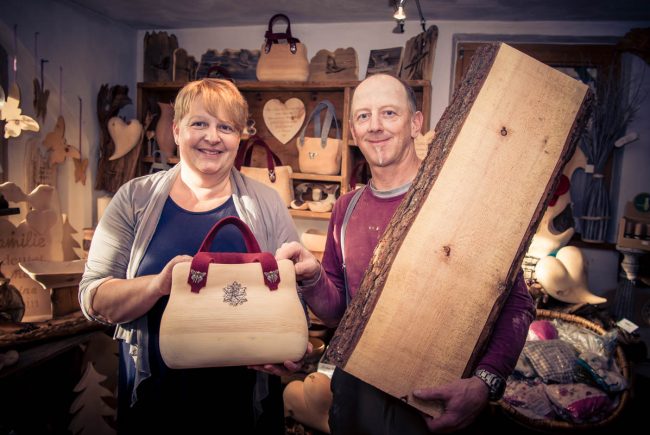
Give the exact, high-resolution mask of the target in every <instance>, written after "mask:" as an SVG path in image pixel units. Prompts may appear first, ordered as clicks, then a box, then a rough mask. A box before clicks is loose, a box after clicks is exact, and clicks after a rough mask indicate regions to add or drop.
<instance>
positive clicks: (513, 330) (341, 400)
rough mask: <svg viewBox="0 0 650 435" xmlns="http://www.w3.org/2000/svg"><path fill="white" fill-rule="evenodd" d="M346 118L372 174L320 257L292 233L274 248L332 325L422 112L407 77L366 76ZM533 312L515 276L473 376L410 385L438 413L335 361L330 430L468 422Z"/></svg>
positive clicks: (348, 201) (396, 183) (364, 262)
mask: <svg viewBox="0 0 650 435" xmlns="http://www.w3.org/2000/svg"><path fill="white" fill-rule="evenodd" d="M350 117H351V119H350V125H351V131H352V136H353V137H354V139H355V142H356V144H357V145H358V146H359V148H360V149H361V152H362V153H363V155H364V157H365V158H366V160H367V162H368V165H369V167H370V172H371V174H372V178H371V180H370V181H369V183H368V186H367V187H366V188H364V191H363V192H361V193H357V192H350V193H348V194H346V195H343V196H342V197H341V198H339V199H338V201H337V202H336V204H335V206H334V209H333V211H332V219H331V220H330V224H329V229H328V234H327V243H326V247H325V254H324V257H323V264H322V266H321V265H320V264H319V263H318V261H317V260H316V259H315V258H314V256H313V255H311V253H310V252H309V251H307V250H306V249H305V248H303V247H302V246H300V244H298V243H296V242H293V243H290V244H284V245H283V246H282V247H281V248H280V249H278V251H277V253H276V256H277V257H278V258H291V259H293V260H294V262H295V263H296V264H295V266H296V274H297V278H298V279H299V280H301V283H302V284H301V293H302V295H303V297H304V299H305V301H306V302H307V304H308V305H309V306H310V308H311V309H312V311H313V312H314V313H315V314H316V315H317V316H318V317H319V318H320V319H321V320H323V321H324V322H326V323H327V324H328V325H331V326H335V325H336V324H337V323H338V321H339V320H340V319H341V317H342V315H343V312H344V311H345V308H346V306H347V302H346V300H347V299H348V298H349V297H352V296H354V295H355V293H356V292H357V290H358V288H359V284H360V283H361V279H362V278H363V275H364V273H365V270H366V268H367V267H368V264H369V261H370V258H371V256H372V252H373V250H374V248H375V246H376V244H377V242H378V241H379V238H380V237H381V235H382V233H383V232H384V230H385V229H386V226H387V225H388V223H389V221H390V219H391V217H392V215H393V213H394V211H395V210H396V208H397V207H398V205H399V204H400V202H401V200H402V198H403V197H404V194H405V193H406V191H407V190H408V188H409V187H410V185H411V183H412V181H413V179H414V178H415V176H416V174H417V170H418V167H419V166H420V160H419V159H418V157H417V155H416V153H415V146H414V142H413V141H414V138H415V137H416V136H417V135H418V134H419V133H420V129H421V127H422V120H423V115H422V113H421V112H418V111H417V110H416V106H415V95H414V94H413V91H412V90H411V89H410V87H409V86H407V85H406V84H405V83H403V82H402V81H400V80H398V79H396V78H394V77H391V76H388V75H373V76H371V77H369V78H367V79H365V80H364V81H363V82H361V83H360V84H359V86H358V87H357V89H356V90H355V92H354V95H353V98H352V107H351V115H350ZM355 195H358V196H356V198H355ZM346 212H348V213H347V214H348V215H349V216H347V217H346ZM344 221H345V225H344ZM342 226H344V231H343V233H342ZM343 237H344V241H345V243H344V246H345V252H344V253H343V252H342V251H341V238H343ZM344 260H345V261H344ZM344 264H345V269H344ZM533 317H534V315H533V305H532V300H531V298H530V296H529V294H528V291H527V289H526V286H525V284H524V283H523V280H522V279H521V276H519V277H518V279H517V282H516V285H515V286H514V287H513V289H512V291H511V292H510V294H509V296H508V299H507V301H506V303H505V305H504V307H503V309H502V311H501V315H500V317H499V320H498V321H497V323H496V325H495V329H494V332H493V334H492V337H491V339H490V342H489V345H488V347H487V349H486V352H485V354H484V355H483V356H482V359H481V360H480V363H479V365H478V368H477V371H476V374H475V376H473V377H470V378H467V379H459V380H457V381H454V382H452V383H450V384H448V385H444V386H440V387H436V388H424V389H420V390H416V391H414V392H413V394H414V395H415V396H416V397H418V398H420V399H423V400H436V401H442V402H443V409H444V411H443V414H442V415H441V416H440V417H438V418H435V419H434V418H432V417H430V416H424V415H423V414H421V413H419V412H418V411H417V410H415V408H412V407H410V406H408V405H406V404H404V403H403V402H401V401H400V400H398V399H396V398H393V397H391V396H389V395H388V394H386V393H383V392H382V391H380V390H378V389H376V388H374V387H372V386H370V385H368V384H366V383H364V382H362V381H361V380H359V379H357V378H355V377H353V376H351V375H349V374H347V373H345V372H344V371H343V370H340V369H336V371H335V373H334V376H333V378H332V392H333V394H334V399H333V405H332V408H331V409H330V421H329V422H330V429H331V431H332V433H333V434H365V433H367V434H373V435H374V434H389V433H392V434H394V433H403V434H412V433H426V432H428V431H431V432H439V431H442V432H449V431H454V430H458V429H462V428H464V427H466V426H468V425H469V424H470V423H471V422H472V421H474V419H476V417H477V416H478V415H479V414H480V412H481V410H482V409H483V408H484V407H485V406H486V405H487V403H488V400H496V399H498V398H499V397H500V396H501V395H502V394H503V388H504V387H505V379H506V378H507V377H508V375H509V374H510V373H511V372H512V370H513V369H514V366H515V364H516V362H517V358H518V356H519V353H520V352H521V349H522V348H523V345H524V342H525V339H526V335H527V332H528V326H529V325H530V322H531V321H532V319H533Z"/></svg>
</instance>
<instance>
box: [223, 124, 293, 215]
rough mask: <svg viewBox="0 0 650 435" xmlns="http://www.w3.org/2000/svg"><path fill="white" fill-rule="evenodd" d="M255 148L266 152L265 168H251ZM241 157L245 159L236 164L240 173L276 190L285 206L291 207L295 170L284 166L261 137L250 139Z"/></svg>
mask: <svg viewBox="0 0 650 435" xmlns="http://www.w3.org/2000/svg"><path fill="white" fill-rule="evenodd" d="M255 146H259V147H262V148H264V150H266V167H265V168H257V167H254V166H250V164H251V157H252V155H253V148H254V147H255ZM240 156H243V158H242V159H241V160H239V161H238V162H236V163H235V167H236V168H237V169H239V172H241V173H242V174H244V175H246V176H248V177H250V178H252V179H254V180H257V181H259V182H261V183H263V184H266V185H267V186H269V187H272V188H273V189H275V191H276V192H278V194H279V195H280V198H282V202H284V205H285V206H287V207H289V205H290V204H291V201H293V183H292V181H291V174H292V173H293V170H292V169H291V166H288V165H282V162H281V161H280V158H279V157H278V156H277V155H276V154H275V153H274V152H273V151H272V150H271V147H269V146H268V145H267V144H266V142H264V141H263V140H262V139H261V138H260V137H259V136H251V137H250V138H249V139H248V141H247V142H246V145H245V147H244V152H243V153H241V154H240Z"/></svg>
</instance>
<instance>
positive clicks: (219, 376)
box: [118, 198, 281, 433]
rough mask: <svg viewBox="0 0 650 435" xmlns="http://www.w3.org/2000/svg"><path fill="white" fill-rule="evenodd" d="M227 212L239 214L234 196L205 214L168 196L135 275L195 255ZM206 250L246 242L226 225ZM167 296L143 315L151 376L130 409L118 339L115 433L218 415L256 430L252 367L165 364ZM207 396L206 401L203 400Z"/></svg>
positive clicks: (174, 426) (208, 423)
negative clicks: (163, 324)
mask: <svg viewBox="0 0 650 435" xmlns="http://www.w3.org/2000/svg"><path fill="white" fill-rule="evenodd" d="M227 216H235V217H238V215H237V210H236V208H235V204H234V202H233V199H232V198H230V199H228V201H226V202H225V203H224V204H222V205H221V206H219V207H217V208H215V209H214V210H210V211H206V212H190V211H187V210H184V209H182V208H181V207H179V206H178V205H177V204H176V203H174V201H172V199H171V198H167V201H166V202H165V205H164V207H163V211H162V214H161V216H160V220H159V222H158V226H157V227H156V231H155V233H154V235H153V237H152V239H151V242H150V243H149V246H148V247H147V251H146V254H145V255H144V257H143V259H142V262H141V263H140V266H139V267H138V272H137V274H136V276H144V275H154V274H158V273H160V271H161V270H162V269H163V268H164V266H165V265H166V264H167V263H168V262H169V261H170V260H171V259H172V258H174V257H175V256H177V255H183V254H186V255H194V254H196V252H197V251H198V249H199V247H200V246H201V243H202V242H203V239H204V238H205V236H206V235H207V233H208V231H209V230H210V228H212V226H213V225H214V224H215V223H217V222H218V221H219V220H221V219H222V218H224V217H227ZM210 251H211V252H246V244H245V242H244V238H243V236H242V234H241V232H240V231H239V229H238V228H236V227H235V226H233V225H226V226H225V227H223V228H222V229H220V230H219V232H218V233H217V236H216V237H215V238H214V240H213V242H212V247H211V249H210ZM168 299H169V297H168V296H164V297H162V298H160V299H159V300H158V302H156V304H155V305H154V306H153V308H152V309H151V310H150V311H149V312H148V313H147V318H148V323H149V361H150V367H151V377H150V378H148V379H146V380H145V381H143V382H142V384H140V386H139V387H138V395H139V397H140V400H138V402H136V404H135V405H134V407H133V408H130V407H129V401H130V397H131V392H132V389H133V383H134V380H135V364H133V360H132V358H130V357H129V356H128V349H129V347H128V345H127V344H125V343H124V342H121V343H120V347H121V348H120V366H121V367H120V370H119V373H120V380H119V381H120V390H119V395H118V401H119V402H120V404H119V411H118V412H119V413H120V414H121V415H120V418H119V419H118V425H119V428H118V430H119V432H120V433H138V432H139V433H143V432H142V431H145V432H150V433H154V432H156V431H169V430H172V431H173V430H179V429H180V430H181V431H182V432H187V431H189V432H187V433H190V432H194V431H193V429H199V428H200V429H205V428H206V427H213V428H214V426H215V422H216V421H219V420H221V419H228V420H230V421H236V422H237V423H238V424H240V425H242V430H243V431H244V432H243V433H252V432H257V431H259V430H260V429H259V422H258V425H256V426H258V427H256V428H255V429H253V426H251V425H255V418H254V417H253V391H254V388H255V381H256V372H255V371H253V370H249V369H247V368H246V367H223V368H207V369H184V370H174V369H170V368H168V367H167V366H166V365H165V363H164V361H163V360H162V357H161V355H160V346H159V332H160V320H161V318H162V314H163V311H164V310H165V306H166V305H167V301H168ZM206 396H209V400H205V397H206ZM279 415H281V414H279ZM179 425H181V427H179ZM161 433H162V432H161ZM179 433H180V432H179ZM261 433H264V432H261Z"/></svg>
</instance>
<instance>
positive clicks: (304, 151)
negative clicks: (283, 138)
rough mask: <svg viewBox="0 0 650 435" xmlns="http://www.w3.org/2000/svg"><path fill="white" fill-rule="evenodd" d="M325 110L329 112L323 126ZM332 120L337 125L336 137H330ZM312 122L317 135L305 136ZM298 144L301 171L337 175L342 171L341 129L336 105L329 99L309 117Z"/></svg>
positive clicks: (319, 104) (318, 105)
mask: <svg viewBox="0 0 650 435" xmlns="http://www.w3.org/2000/svg"><path fill="white" fill-rule="evenodd" d="M323 110H327V112H326V114H325V119H324V120H323V127H322V128H321V121H320V113H321V112H322V111H323ZM332 121H334V125H335V126H336V138H330V137H328V135H329V131H330V128H331V126H332ZM310 122H313V125H314V136H315V137H305V133H306V132H307V127H308V126H309V123H310ZM296 145H297V146H298V165H299V166H300V172H304V173H308V174H319V175H336V174H338V173H339V172H341V131H340V130H339V123H338V121H337V120H336V113H335V111H334V105H333V104H332V103H331V102H330V101H329V100H322V101H321V102H320V103H318V104H317V105H316V108H314V111H313V112H312V113H311V115H309V118H307V123H306V124H305V127H304V128H303V129H302V131H301V132H300V136H299V137H298V139H297V142H296Z"/></svg>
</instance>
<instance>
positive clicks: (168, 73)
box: [143, 32, 178, 82]
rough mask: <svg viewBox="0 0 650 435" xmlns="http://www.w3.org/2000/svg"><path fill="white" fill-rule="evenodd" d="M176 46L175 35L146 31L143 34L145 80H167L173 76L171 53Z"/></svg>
mask: <svg viewBox="0 0 650 435" xmlns="http://www.w3.org/2000/svg"><path fill="white" fill-rule="evenodd" d="M177 48H178V39H176V35H173V34H172V35H168V34H167V32H151V33H149V32H147V33H145V35H144V74H143V79H144V81H145V82H169V81H172V77H173V72H172V70H173V67H174V65H173V63H174V62H173V55H174V50H176V49H177Z"/></svg>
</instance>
